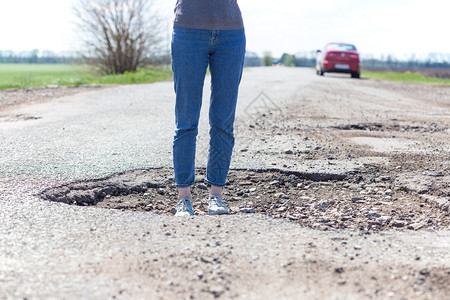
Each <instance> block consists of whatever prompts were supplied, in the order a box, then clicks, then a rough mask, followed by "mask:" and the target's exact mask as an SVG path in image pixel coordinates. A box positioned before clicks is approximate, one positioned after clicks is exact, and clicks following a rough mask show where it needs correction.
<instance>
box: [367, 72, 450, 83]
mask: <svg viewBox="0 0 450 300" xmlns="http://www.w3.org/2000/svg"><path fill="white" fill-rule="evenodd" d="M361 76H363V77H369V78H377V79H384V80H391V81H401V82H409V83H418V84H434V85H450V79H448V78H436V77H429V76H425V75H423V74H420V73H417V72H410V71H406V72H382V71H368V70H363V71H362V72H361Z"/></svg>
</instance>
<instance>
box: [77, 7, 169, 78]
mask: <svg viewBox="0 0 450 300" xmlns="http://www.w3.org/2000/svg"><path fill="white" fill-rule="evenodd" d="M151 4H152V2H151V0H78V2H77V4H76V6H75V7H74V11H75V14H76V16H77V19H78V23H77V25H78V28H79V34H80V38H81V40H82V42H83V44H84V47H85V53H84V57H85V58H86V59H87V60H88V62H89V63H91V64H94V65H96V66H98V67H99V69H100V71H101V72H102V73H105V74H122V73H124V72H126V71H136V70H137V69H138V68H140V67H144V66H145V65H147V64H148V63H149V57H150V54H151V53H152V51H157V50H156V49H157V48H158V47H159V46H160V45H161V41H162V38H161V33H162V30H161V27H160V24H161V22H160V21H159V20H158V18H157V16H156V14H155V13H152V12H151Z"/></svg>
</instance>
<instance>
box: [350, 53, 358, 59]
mask: <svg viewBox="0 0 450 300" xmlns="http://www.w3.org/2000/svg"><path fill="white" fill-rule="evenodd" d="M350 57H351V58H358V54H351V55H350Z"/></svg>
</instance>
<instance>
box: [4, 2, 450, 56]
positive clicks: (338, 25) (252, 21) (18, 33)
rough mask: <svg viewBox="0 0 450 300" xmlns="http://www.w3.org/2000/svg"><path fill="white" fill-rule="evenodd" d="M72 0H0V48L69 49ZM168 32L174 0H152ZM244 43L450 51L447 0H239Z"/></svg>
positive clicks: (293, 48)
mask: <svg viewBox="0 0 450 300" xmlns="http://www.w3.org/2000/svg"><path fill="white" fill-rule="evenodd" d="M75 1H76V0H39V1H37V0H14V1H12V0H11V1H7V0H1V1H0V50H13V51H21V50H31V49H40V50H45V49H47V50H53V51H65V50H69V51H70V50H73V49H75V48H76V47H77V41H76V39H75V38H74V35H73V30H74V28H73V25H72V23H71V21H73V15H72V11H71V6H72V5H73V3H74V2H75ZM154 2H155V3H156V5H157V7H158V10H159V12H160V14H161V16H162V17H164V19H165V20H166V23H167V25H166V27H167V35H166V37H167V39H169V38H170V28H171V25H170V24H171V20H172V15H173V6H174V4H175V2H176V0H154ZM238 3H239V5H240V7H241V10H242V14H243V17H244V22H245V26H246V34H247V50H249V51H255V52H257V53H259V54H261V53H263V52H265V51H271V52H272V53H273V54H274V55H275V56H278V55H281V54H282V53H284V52H287V53H293V54H295V53H298V52H304V51H312V50H315V49H319V48H322V47H323V46H324V45H325V43H327V42H329V41H342V42H348V43H354V44H355V45H356V46H357V48H358V49H359V51H360V52H361V53H363V54H366V55H367V54H373V55H376V56H380V55H381V54H394V55H397V56H402V55H405V54H411V53H418V54H426V53H429V52H441V53H450V38H449V37H448V36H449V28H450V18H449V14H448V5H447V1H446V0H427V1H423V0H372V1H363V0H313V1H310V0H309V1H304V0H238Z"/></svg>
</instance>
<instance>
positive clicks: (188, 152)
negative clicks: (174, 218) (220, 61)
mask: <svg viewBox="0 0 450 300" xmlns="http://www.w3.org/2000/svg"><path fill="white" fill-rule="evenodd" d="M209 36H210V34H209V31H207V30H196V29H185V28H174V32H173V37H172V70H173V78H174V87H175V94H176V103H175V122H176V130H175V136H174V141H173V163H174V171H175V182H176V185H177V187H178V188H179V197H180V198H182V197H189V196H190V190H189V186H191V185H192V184H194V182H195V146H196V138H197V133H198V129H197V127H198V120H199V116H200V109H201V104H202V93H203V83H204V79H205V74H206V69H207V67H208V55H209V42H210V39H209Z"/></svg>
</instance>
